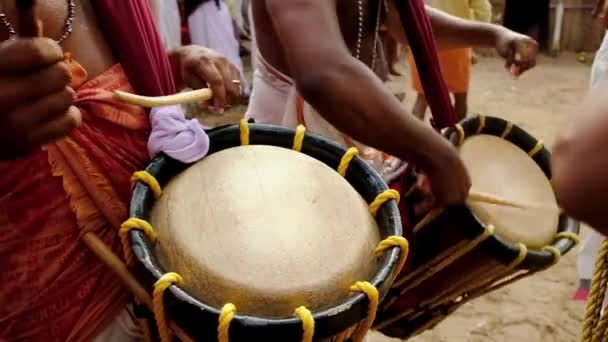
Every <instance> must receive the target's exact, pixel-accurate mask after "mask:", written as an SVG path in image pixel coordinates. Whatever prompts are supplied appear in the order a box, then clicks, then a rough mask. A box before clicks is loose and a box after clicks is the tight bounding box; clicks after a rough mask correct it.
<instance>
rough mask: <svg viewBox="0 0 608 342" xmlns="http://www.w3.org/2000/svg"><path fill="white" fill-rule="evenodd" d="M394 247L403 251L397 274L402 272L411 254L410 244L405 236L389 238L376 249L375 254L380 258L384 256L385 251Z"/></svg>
mask: <svg viewBox="0 0 608 342" xmlns="http://www.w3.org/2000/svg"><path fill="white" fill-rule="evenodd" d="M393 247H399V248H400V249H401V253H400V254H399V260H398V261H397V272H401V270H402V269H403V266H404V265H405V261H406V260H407V256H408V254H409V252H410V244H409V242H408V241H407V239H406V238H404V237H403V236H389V237H388V238H386V239H384V240H383V241H380V243H379V244H378V246H377V247H376V249H374V254H375V255H376V256H377V257H378V256H380V255H382V253H384V251H386V250H387V249H389V248H393Z"/></svg>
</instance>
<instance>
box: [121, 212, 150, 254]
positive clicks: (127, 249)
mask: <svg viewBox="0 0 608 342" xmlns="http://www.w3.org/2000/svg"><path fill="white" fill-rule="evenodd" d="M133 229H137V230H141V231H143V232H144V234H146V236H147V237H148V239H149V240H150V242H152V243H155V242H156V240H157V239H158V235H157V234H156V231H154V228H153V227H152V225H151V224H150V223H149V222H148V221H146V220H142V219H139V218H136V217H131V218H129V219H128V220H126V221H125V222H123V223H122V224H121V225H120V228H119V229H118V236H119V237H120V242H121V243H122V250H123V253H124V257H125V261H126V263H127V265H130V264H131V262H132V260H133V253H132V252H131V241H130V239H129V232H130V231H131V230H133Z"/></svg>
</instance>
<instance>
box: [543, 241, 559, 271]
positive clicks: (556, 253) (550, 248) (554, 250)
mask: <svg viewBox="0 0 608 342" xmlns="http://www.w3.org/2000/svg"><path fill="white" fill-rule="evenodd" d="M542 250H543V251H545V252H549V253H551V254H553V263H551V265H549V267H550V266H553V265H555V264H557V263H558V262H559V259H561V257H562V253H561V252H560V251H559V249H557V248H556V247H554V246H545V247H543V248H542Z"/></svg>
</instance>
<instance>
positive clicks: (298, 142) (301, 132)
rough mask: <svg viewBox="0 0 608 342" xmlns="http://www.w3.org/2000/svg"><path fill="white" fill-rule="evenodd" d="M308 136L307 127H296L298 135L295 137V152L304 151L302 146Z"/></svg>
mask: <svg viewBox="0 0 608 342" xmlns="http://www.w3.org/2000/svg"><path fill="white" fill-rule="evenodd" d="M305 136H306V127H304V126H302V125H298V127H296V134H295V136H294V137H293V150H294V151H298V152H300V151H302V144H303V143H304V137H305Z"/></svg>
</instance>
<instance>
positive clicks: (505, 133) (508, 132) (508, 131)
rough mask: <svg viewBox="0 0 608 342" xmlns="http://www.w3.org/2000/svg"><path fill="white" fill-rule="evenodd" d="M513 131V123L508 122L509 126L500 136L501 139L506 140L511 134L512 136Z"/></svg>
mask: <svg viewBox="0 0 608 342" xmlns="http://www.w3.org/2000/svg"><path fill="white" fill-rule="evenodd" d="M512 130H513V123H511V122H507V125H506V126H505V130H504V131H502V134H501V135H500V137H501V138H503V139H504V138H506V137H507V136H508V135H509V134H511V131H512Z"/></svg>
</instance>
